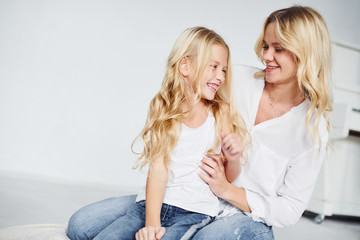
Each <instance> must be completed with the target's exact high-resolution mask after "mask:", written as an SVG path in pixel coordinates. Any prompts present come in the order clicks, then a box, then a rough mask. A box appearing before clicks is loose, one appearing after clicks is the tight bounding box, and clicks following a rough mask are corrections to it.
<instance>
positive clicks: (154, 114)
mask: <svg viewBox="0 0 360 240" xmlns="http://www.w3.org/2000/svg"><path fill="white" fill-rule="evenodd" d="M213 44H219V45H221V46H223V47H225V49H227V52H228V60H227V61H228V62H227V64H228V70H227V71H226V75H225V79H226V80H225V82H224V83H223V84H222V85H221V87H220V88H219V89H218V91H217V92H216V94H215V97H214V99H213V100H212V101H206V104H207V105H208V107H209V109H210V110H211V111H212V113H213V116H214V118H215V122H216V132H217V141H216V144H215V146H214V147H213V148H212V149H211V150H213V149H215V147H217V146H219V143H220V131H221V130H220V128H221V123H220V121H221V119H223V118H228V119H229V121H230V122H231V123H232V124H231V131H232V132H235V133H237V134H239V135H240V137H242V138H243V139H244V141H245V139H248V138H246V137H247V136H248V132H247V130H246V126H245V123H244V121H243V120H242V118H241V117H240V115H239V113H238V112H237V110H236V109H235V104H234V99H233V95H232V91H231V85H232V84H231V62H230V51H229V47H228V46H227V44H226V43H225V41H224V40H223V39H222V37H220V36H219V35H218V34H217V33H215V32H214V31H212V30H209V29H207V28H205V27H193V28H189V29H186V30H185V31H184V32H183V33H182V34H181V35H180V36H179V37H178V39H177V40H176V42H175V44H174V46H173V48H172V50H171V52H170V55H169V57H168V60H167V65H166V72H165V76H164V79H163V82H162V85H161V88H160V91H159V92H158V93H157V94H156V95H155V97H154V98H153V99H152V100H151V102H150V107H149V111H148V116H147V119H146V122H145V126H144V128H143V130H142V131H141V133H140V134H139V136H138V137H137V138H135V140H134V142H133V144H132V149H133V147H134V143H135V141H136V140H137V139H138V138H140V137H141V139H142V141H143V143H144V148H143V150H142V152H141V153H139V154H140V156H139V158H138V159H137V161H136V164H135V166H134V167H135V168H140V169H142V168H143V167H144V166H146V165H147V164H149V165H150V166H151V164H152V162H153V161H154V160H155V159H156V158H158V157H162V158H163V161H164V165H165V166H166V167H167V168H168V166H169V162H168V160H169V156H170V153H171V151H172V149H173V148H174V147H175V144H176V142H177V140H178V138H179V135H180V131H181V126H182V122H183V121H184V120H185V119H186V116H187V114H188V113H189V112H190V111H191V110H192V106H193V105H194V104H195V103H196V102H198V101H200V99H201V96H202V95H201V91H200V89H201V88H200V78H201V75H202V73H203V72H204V69H205V67H206V66H207V64H208V61H209V59H210V56H211V49H212V46H213ZM183 58H188V59H190V60H191V61H192V62H194V63H195V64H196V74H195V80H194V81H193V82H192V83H189V82H188V81H187V80H186V79H185V78H184V76H183V75H182V74H181V72H180V62H181V60H182V59H183ZM186 89H192V90H193V91H194V93H195V101H194V97H193V95H191V94H189V93H188V91H187V90H186ZM184 103H185V104H186V105H187V106H188V107H189V109H190V110H189V111H186V112H184V111H183V108H182V106H183V104H184ZM211 150H210V151H211ZM133 152H134V150H133Z"/></svg>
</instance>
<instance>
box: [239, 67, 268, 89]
mask: <svg viewBox="0 0 360 240" xmlns="http://www.w3.org/2000/svg"><path fill="white" fill-rule="evenodd" d="M259 71H261V69H259V68H257V67H253V66H248V65H240V64H239V65H233V67H232V79H233V80H232V81H233V85H234V86H235V87H239V88H242V89H243V88H247V87H249V88H252V87H256V86H259V87H263V85H264V79H261V78H256V77H255V76H254V74H255V73H256V72H259Z"/></svg>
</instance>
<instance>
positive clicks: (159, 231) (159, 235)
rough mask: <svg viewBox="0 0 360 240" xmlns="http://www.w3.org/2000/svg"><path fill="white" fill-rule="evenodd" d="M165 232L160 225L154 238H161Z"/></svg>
mask: <svg viewBox="0 0 360 240" xmlns="http://www.w3.org/2000/svg"><path fill="white" fill-rule="evenodd" d="M165 232H166V230H165V228H164V227H161V228H160V229H159V230H158V232H157V233H156V235H155V237H156V239H161V238H162V237H163V236H164V234H165Z"/></svg>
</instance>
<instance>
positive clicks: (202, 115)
mask: <svg viewBox="0 0 360 240" xmlns="http://www.w3.org/2000/svg"><path fill="white" fill-rule="evenodd" d="M183 110H184V111H189V112H188V113H187V114H186V115H185V117H186V118H185V120H184V124H185V125H186V126H188V127H190V128H197V127H199V126H201V125H202V124H203V123H204V122H205V121H206V119H207V116H208V112H209V106H207V105H206V104H205V102H204V101H202V100H200V101H199V102H197V103H195V104H194V105H193V106H192V109H190V106H188V105H186V106H183Z"/></svg>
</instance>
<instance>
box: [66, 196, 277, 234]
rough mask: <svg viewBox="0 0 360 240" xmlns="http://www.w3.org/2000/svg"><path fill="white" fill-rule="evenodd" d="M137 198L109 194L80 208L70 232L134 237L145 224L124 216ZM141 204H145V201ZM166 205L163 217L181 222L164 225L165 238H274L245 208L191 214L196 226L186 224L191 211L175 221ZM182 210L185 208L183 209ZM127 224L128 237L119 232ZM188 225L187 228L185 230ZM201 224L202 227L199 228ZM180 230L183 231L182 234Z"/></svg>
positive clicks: (172, 210) (73, 219)
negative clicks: (212, 214)
mask: <svg viewBox="0 0 360 240" xmlns="http://www.w3.org/2000/svg"><path fill="white" fill-rule="evenodd" d="M135 199H136V195H131V196H123V197H116V198H109V199H105V200H103V201H100V202H96V203H93V204H90V205H88V206H85V207H83V208H81V209H80V210H79V211H77V212H76V213H75V214H74V215H73V216H72V217H71V218H70V221H69V224H68V233H67V234H68V236H69V237H70V239H71V240H88V239H94V238H95V237H97V238H96V239H135V233H136V232H137V231H138V230H139V229H140V228H142V227H143V225H141V227H139V226H140V224H139V225H137V226H136V227H135V226H134V225H132V223H129V222H128V221H129V220H125V219H126V218H127V217H126V215H127V212H128V211H131V212H134V213H135V212H136V210H135V209H133V210H131V209H132V208H133V207H134V205H135V204H134V202H135ZM142 204H143V205H145V204H144V203H142ZM140 205H141V204H140ZM167 206H169V205H164V206H163V209H162V212H161V217H162V219H164V217H165V219H164V221H166V220H168V221H169V222H168V223H169V225H170V223H176V224H178V222H179V225H177V226H174V230H170V229H169V228H168V227H167V226H169V225H163V226H164V227H165V228H166V234H168V235H166V234H165V235H164V237H163V238H162V240H164V239H171V240H178V239H181V238H183V239H194V240H202V239H207V240H213V239H214V240H215V239H222V240H232V239H234V240H235V239H241V240H250V239H256V240H273V239H274V235H273V232H272V228H271V227H269V226H267V225H266V224H264V223H260V222H255V221H253V220H252V219H251V218H250V217H248V216H247V215H245V214H244V213H242V212H239V213H237V214H234V215H231V216H226V217H215V218H211V219H210V217H208V216H206V215H202V214H198V215H200V216H195V217H194V218H192V217H191V222H196V223H193V224H195V225H193V227H190V226H188V225H187V221H186V220H188V218H189V217H190V216H191V215H189V212H187V211H186V212H187V213H185V212H184V214H181V213H180V212H178V213H180V214H179V215H178V217H179V218H176V220H174V221H172V220H171V218H172V216H171V215H168V213H166V214H164V213H165V212H166V209H168V210H169V209H170V208H167ZM169 207H171V210H170V212H171V213H169V214H174V213H175V215H176V211H177V210H176V209H179V208H176V207H173V206H169ZM138 210H139V209H138ZM180 210H182V211H185V210H183V209H180ZM142 214H144V215H143V216H142V217H141V219H142V221H144V219H145V209H143V210H142ZM129 216H130V215H128V217H129ZM123 217H125V218H123ZM167 217H168V218H170V220H169V219H167ZM120 219H122V220H125V222H122V220H120ZM174 219H175V218H174ZM194 219H195V220H194ZM183 220H184V221H183ZM118 221H119V222H118ZM180 221H182V222H183V224H184V226H185V227H182V226H181V225H180ZM119 223H121V224H120V225H121V227H119V225H118V224H119ZM162 224H163V223H162ZM204 225H206V226H204ZM124 227H129V228H132V229H133V230H132V232H133V233H131V234H130V235H128V236H126V238H122V236H119V235H118V234H120V233H118V232H117V231H119V230H121V228H124ZM201 227H203V228H201ZM185 228H186V231H184V229H185ZM199 228H201V229H200V230H199ZM180 232H182V233H180ZM112 234H114V235H115V236H114V237H112ZM172 234H174V235H172ZM177 234H179V235H177ZM181 234H183V235H182V237H181V236H180V235H181ZM194 234H195V235H194Z"/></svg>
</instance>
